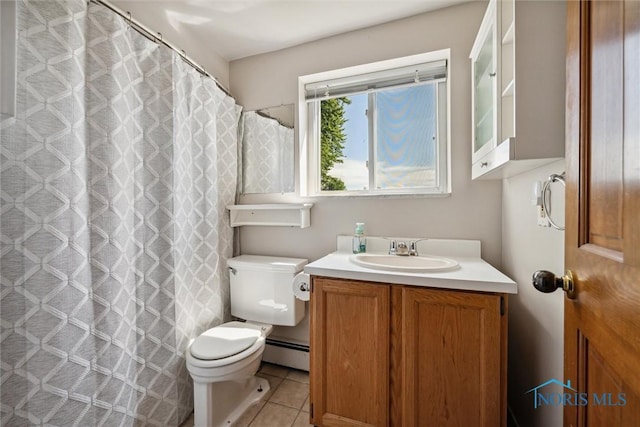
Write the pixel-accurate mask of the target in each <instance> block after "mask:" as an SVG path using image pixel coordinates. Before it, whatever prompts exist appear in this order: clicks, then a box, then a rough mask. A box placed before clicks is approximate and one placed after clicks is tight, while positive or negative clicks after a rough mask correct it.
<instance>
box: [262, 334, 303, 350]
mask: <svg viewBox="0 0 640 427" xmlns="http://www.w3.org/2000/svg"><path fill="white" fill-rule="evenodd" d="M267 344H268V345H273V346H275V347H282V348H288V349H290V350H298V351H304V352H306V353H309V346H308V345H302V344H295V343H292V342H286V341H278V340H273V339H271V338H267Z"/></svg>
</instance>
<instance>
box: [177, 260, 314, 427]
mask: <svg viewBox="0 0 640 427" xmlns="http://www.w3.org/2000/svg"><path fill="white" fill-rule="evenodd" d="M306 263H307V260H306V259H300V258H280V257H270V256H257V255H241V256H239V257H236V258H231V259H229V260H228V262H227V265H228V267H229V270H230V274H229V276H230V282H231V283H230V285H231V314H232V315H233V316H234V317H237V318H240V319H243V320H246V322H237V321H233V322H228V323H224V324H222V325H219V326H216V327H215V328H211V329H209V330H207V331H205V332H204V333H203V334H202V335H200V336H199V337H198V338H196V339H195V340H194V341H193V342H192V343H191V345H190V346H189V348H188V349H187V355H186V357H187V369H188V370H189V373H190V374H191V377H192V378H193V393H194V425H195V427H218V426H228V425H231V424H233V423H234V422H235V421H236V420H237V419H238V418H239V417H240V416H241V415H242V414H243V413H244V412H245V410H246V409H247V408H248V407H249V406H250V405H251V404H252V403H254V402H256V401H258V400H260V399H261V398H262V396H264V394H265V393H267V392H268V391H269V382H268V381H267V380H265V379H263V378H257V377H255V373H256V372H257V371H258V368H259V367H260V361H261V359H262V353H263V352H264V346H265V341H266V337H267V336H268V335H269V333H271V330H272V329H273V325H282V326H295V325H297V324H298V323H300V321H301V320H302V318H303V317H304V314H305V306H304V301H301V300H299V299H296V298H295V297H294V295H293V290H292V281H293V277H294V276H295V275H296V274H297V273H299V272H300V271H302V269H303V267H304V265H305V264H306Z"/></svg>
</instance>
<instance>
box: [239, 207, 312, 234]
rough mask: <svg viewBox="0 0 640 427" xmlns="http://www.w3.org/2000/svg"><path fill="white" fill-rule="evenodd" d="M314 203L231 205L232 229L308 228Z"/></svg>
mask: <svg viewBox="0 0 640 427" xmlns="http://www.w3.org/2000/svg"><path fill="white" fill-rule="evenodd" d="M312 206H313V203H276V204H264V205H231V206H227V209H229V216H230V219H231V226H232V227H240V226H242V225H261V226H278V227H300V228H307V227H309V226H310V225H311V207H312Z"/></svg>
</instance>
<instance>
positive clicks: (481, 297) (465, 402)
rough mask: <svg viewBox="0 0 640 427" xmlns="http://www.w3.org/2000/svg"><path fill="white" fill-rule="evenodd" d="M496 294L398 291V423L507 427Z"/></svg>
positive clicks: (501, 318) (502, 318) (502, 324)
mask: <svg viewBox="0 0 640 427" xmlns="http://www.w3.org/2000/svg"><path fill="white" fill-rule="evenodd" d="M501 298H506V297H502V296H500V295H496V294H483V293H471V292H458V291H449V290H439V289H427V288H415V287H403V288H402V321H401V322H400V323H401V328H402V332H401V344H400V348H401V352H402V357H401V360H402V362H401V364H402V367H401V373H400V375H401V377H402V390H403V393H402V397H401V400H402V403H401V405H400V407H401V411H402V425H403V426H416V427H419V426H487V427H489V426H490V427H494V426H500V425H502V426H504V425H506V404H505V402H506V381H505V379H506V326H507V322H506V317H507V316H506V315H502V314H501V313H504V311H505V306H504V305H505V304H506V301H505V300H502V301H501ZM503 338H504V340H503Z"/></svg>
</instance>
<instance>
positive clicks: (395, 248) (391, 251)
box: [389, 240, 398, 255]
mask: <svg viewBox="0 0 640 427" xmlns="http://www.w3.org/2000/svg"><path fill="white" fill-rule="evenodd" d="M397 252H398V243H397V242H396V241H395V240H391V241H390V242H389V255H395V254H396V253H397Z"/></svg>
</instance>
